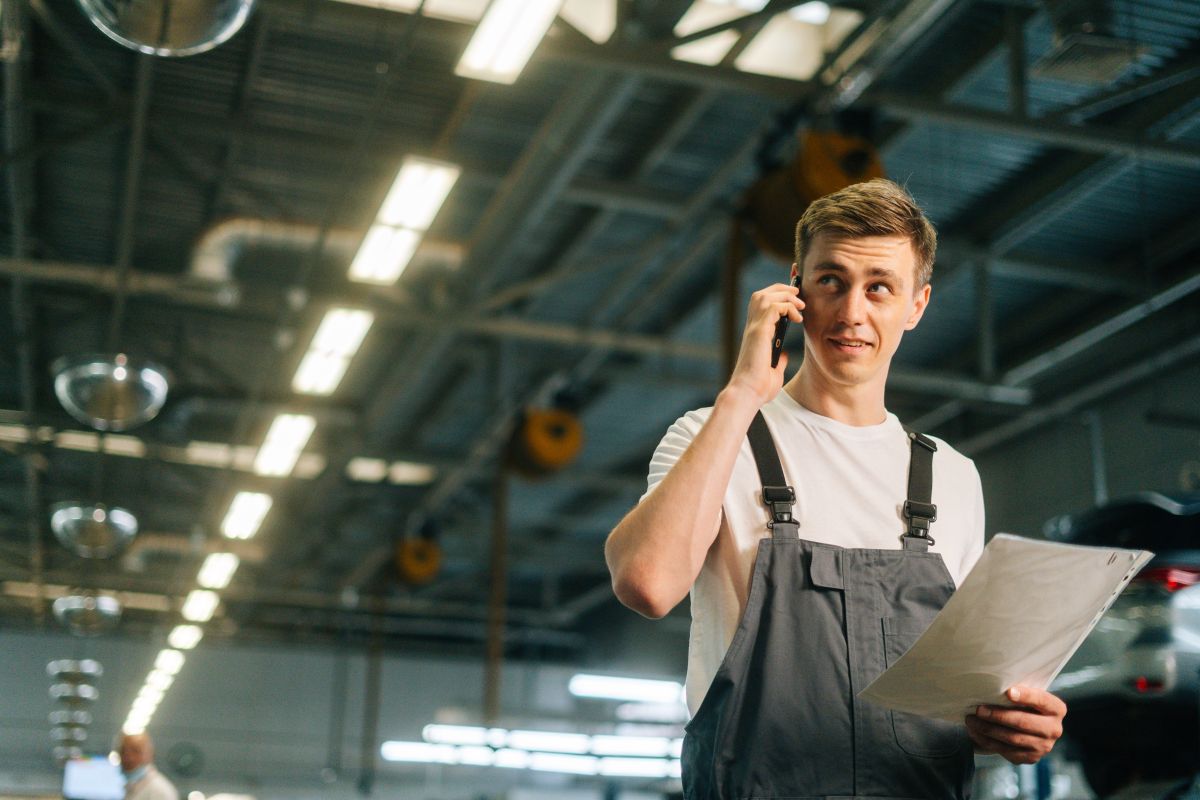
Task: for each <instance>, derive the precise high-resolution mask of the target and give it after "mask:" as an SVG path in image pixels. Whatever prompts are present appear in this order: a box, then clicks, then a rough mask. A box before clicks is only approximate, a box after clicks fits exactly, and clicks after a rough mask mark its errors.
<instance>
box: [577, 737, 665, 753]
mask: <svg viewBox="0 0 1200 800" xmlns="http://www.w3.org/2000/svg"><path fill="white" fill-rule="evenodd" d="M670 753H671V740H670V739H667V738H665V737H661V736H593V737H592V754H593V755H597V756H653V757H657V758H664V757H666V756H667V755H670Z"/></svg>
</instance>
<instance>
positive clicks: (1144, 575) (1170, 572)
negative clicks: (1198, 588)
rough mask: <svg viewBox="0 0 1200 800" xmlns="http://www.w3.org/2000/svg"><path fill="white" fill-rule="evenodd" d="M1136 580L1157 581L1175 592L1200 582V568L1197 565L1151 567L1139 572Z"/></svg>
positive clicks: (1169, 590)
mask: <svg viewBox="0 0 1200 800" xmlns="http://www.w3.org/2000/svg"><path fill="white" fill-rule="evenodd" d="M1134 580H1135V581H1140V582H1145V583H1156V584H1158V585H1159V586H1161V587H1163V588H1164V589H1166V590H1167V591H1168V592H1175V591H1178V590H1180V589H1184V588H1187V587H1188V586H1192V585H1194V584H1197V583H1200V569H1198V568H1195V567H1150V568H1149V569H1144V570H1142V571H1141V572H1140V573H1138V576H1137V577H1136V578H1134Z"/></svg>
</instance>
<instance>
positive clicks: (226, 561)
mask: <svg viewBox="0 0 1200 800" xmlns="http://www.w3.org/2000/svg"><path fill="white" fill-rule="evenodd" d="M239 563H240V561H239V559H238V557H237V556H235V555H234V554H233V553H210V554H209V556H208V558H206V559H204V565H203V566H202V567H200V574H199V575H197V576H196V583H198V584H200V585H201V586H203V587H204V588H205V589H224V588H225V587H226V586H228V585H229V581H230V580H232V578H233V573H235V572H237V568H238V564H239Z"/></svg>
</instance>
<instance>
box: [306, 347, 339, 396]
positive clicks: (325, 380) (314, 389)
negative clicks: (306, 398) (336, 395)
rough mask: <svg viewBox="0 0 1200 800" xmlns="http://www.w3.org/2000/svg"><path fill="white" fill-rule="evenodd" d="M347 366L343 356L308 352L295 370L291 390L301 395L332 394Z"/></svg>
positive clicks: (313, 351)
mask: <svg viewBox="0 0 1200 800" xmlns="http://www.w3.org/2000/svg"><path fill="white" fill-rule="evenodd" d="M349 366H350V359H348V358H346V357H345V356H338V355H333V354H330V353H318V352H316V351H315V350H310V351H308V352H307V353H305V354H304V359H303V360H302V361H301V362H300V366H299V367H297V368H296V377H294V378H292V388H293V389H295V390H296V391H297V392H300V393H301V394H333V391H334V389H336V388H337V387H338V384H339V383H341V382H342V376H343V375H345V374H346V368H347V367H349Z"/></svg>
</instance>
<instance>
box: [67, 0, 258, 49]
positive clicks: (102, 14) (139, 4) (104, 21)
mask: <svg viewBox="0 0 1200 800" xmlns="http://www.w3.org/2000/svg"><path fill="white" fill-rule="evenodd" d="M79 7H80V8H82V9H83V13H84V14H87V16H88V18H89V19H91V21H92V23H93V24H94V25H95V26H96V27H97V28H99V29H100V30H101V31H103V32H104V33H105V35H107V36H108V37H109V38H110V39H112V40H113V41H115V42H118V43H120V44H123V45H125V46H126V47H128V48H131V49H133V50H137V51H139V52H142V53H148V54H150V55H155V56H190V55H195V54H196V53H203V52H205V51H207V50H211V49H213V48H214V47H216V46H217V45H219V44H221V43H222V42H224V41H225V40H227V39H229V38H230V37H231V36H233V35H234V34H235V33H237V32H238V31H239V30H241V27H242V25H244V24H245V23H246V18H247V17H249V16H250V11H251V10H252V9H253V8H254V0H79Z"/></svg>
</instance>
